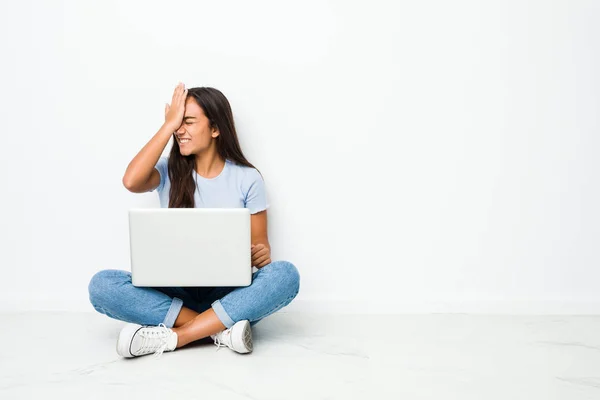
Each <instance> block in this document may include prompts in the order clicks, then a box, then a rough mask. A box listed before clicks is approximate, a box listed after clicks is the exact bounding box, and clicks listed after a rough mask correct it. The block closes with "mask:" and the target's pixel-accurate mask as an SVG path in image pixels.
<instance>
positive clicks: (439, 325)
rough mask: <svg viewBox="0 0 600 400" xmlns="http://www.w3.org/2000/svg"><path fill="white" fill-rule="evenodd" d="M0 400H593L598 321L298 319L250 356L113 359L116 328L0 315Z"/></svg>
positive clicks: (258, 336)
mask: <svg viewBox="0 0 600 400" xmlns="http://www.w3.org/2000/svg"><path fill="white" fill-rule="evenodd" d="M0 317H1V318H2V325H1V326H2V329H1V330H0V340H1V342H2V343H3V344H2V346H0V399H4V400H9V399H36V398H50V399H54V398H56V399H58V398H60V399H111V400H115V399H142V398H143V399H146V398H148V399H155V398H156V399H158V398H162V399H166V398H168V399H175V398H185V399H216V398H219V399H277V400H283V399H307V400H308V399H310V400H313V399H365V398H374V399H378V400H379V399H460V400H467V399H478V400H481V399H485V400H492V399H502V400H509V399H510V400H516V399H527V400H532V399H544V400H550V399H564V400H579V399H590V400H591V399H595V400H598V399H600V316H598V317H592V316H556V317H552V316H481V315H464V314H432V315H365V316H362V315H354V316H352V315H306V314H301V313H284V312H280V313H277V314H275V315H272V316H270V317H268V318H266V319H265V320H263V321H261V322H260V323H259V324H257V325H256V326H255V327H254V330H253V331H254V347H255V348H254V352H253V353H252V354H249V355H239V354H236V353H233V352H232V351H231V350H229V349H227V348H222V349H220V350H219V351H216V349H217V348H216V347H215V346H214V345H213V344H212V343H194V344H192V345H190V346H189V347H185V348H182V349H179V350H177V351H175V352H170V353H164V354H163V355H162V357H161V358H159V359H154V358H153V357H152V356H145V357H140V358H135V359H122V358H120V357H119V356H118V355H117V354H116V352H115V342H116V336H117V334H118V332H119V330H120V328H121V326H122V325H123V323H122V322H119V321H115V320H111V319H110V318H108V317H105V316H102V315H100V314H96V313H93V312H90V313H58V312H57V313H49V312H27V313H19V314H9V313H4V314H0Z"/></svg>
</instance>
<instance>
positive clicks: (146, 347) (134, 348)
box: [117, 323, 177, 358]
mask: <svg viewBox="0 0 600 400" xmlns="http://www.w3.org/2000/svg"><path fill="white" fill-rule="evenodd" d="M175 347H177V334H176V333H175V332H173V330H172V329H169V328H167V327H166V326H165V324H160V325H158V326H142V325H139V324H132V323H128V324H127V325H125V327H123V329H121V333H120V334H119V339H118V340H117V353H119V355H120V356H122V357H127V358H131V357H137V356H143V355H146V354H150V353H154V356H155V357H156V358H158V357H160V355H161V354H162V353H163V351H173V350H175Z"/></svg>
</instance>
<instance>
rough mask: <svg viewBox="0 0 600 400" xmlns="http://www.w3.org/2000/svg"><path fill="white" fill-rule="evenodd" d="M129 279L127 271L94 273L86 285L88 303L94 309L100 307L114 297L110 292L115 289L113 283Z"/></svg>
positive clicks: (115, 270) (114, 270) (106, 270)
mask: <svg viewBox="0 0 600 400" xmlns="http://www.w3.org/2000/svg"><path fill="white" fill-rule="evenodd" d="M130 279H131V275H130V273H129V272H127V271H121V270H117V269H105V270H102V271H98V272H96V273H95V274H94V276H92V279H90V283H89V284H88V294H89V299H90V303H92V305H93V306H94V307H95V308H96V307H102V306H103V305H105V303H106V302H107V301H110V299H112V298H114V295H113V293H111V292H112V291H113V289H114V287H115V283H119V282H123V281H126V280H130Z"/></svg>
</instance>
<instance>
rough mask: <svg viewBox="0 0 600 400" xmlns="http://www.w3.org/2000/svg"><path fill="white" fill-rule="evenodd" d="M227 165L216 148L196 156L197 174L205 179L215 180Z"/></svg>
mask: <svg viewBox="0 0 600 400" xmlns="http://www.w3.org/2000/svg"><path fill="white" fill-rule="evenodd" d="M224 165H225V160H223V159H222V158H221V156H220V155H219V153H218V152H217V150H216V149H215V148H211V149H208V150H207V151H206V152H205V153H203V154H196V172H197V173H198V175H200V176H203V177H204V178H208V179H210V178H214V177H216V176H218V175H219V174H220V173H221V171H223V167H224Z"/></svg>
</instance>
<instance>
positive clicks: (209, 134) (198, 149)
mask: <svg viewBox="0 0 600 400" xmlns="http://www.w3.org/2000/svg"><path fill="white" fill-rule="evenodd" d="M171 136H173V139H174V140H173V141H174V143H173V146H172V148H171V152H170V155H169V157H168V158H165V157H161V154H162V152H163V150H164V148H165V146H166V145H167V143H168V142H169V139H170V138H171ZM123 184H124V185H125V187H126V188H127V189H128V190H129V191H131V192H133V193H143V192H148V191H154V190H155V189H158V194H159V198H160V204H161V207H170V208H191V207H246V208H248V209H250V213H251V217H250V218H251V221H250V223H251V237H252V244H251V254H252V265H253V266H255V267H256V268H258V270H257V272H255V273H254V274H253V277H252V284H251V285H250V286H247V287H161V288H149V287H134V286H133V285H132V283H131V273H130V272H128V271H121V270H114V269H107V270H103V271H100V272H98V273H96V274H95V275H94V276H93V277H92V279H91V281H90V284H89V295H90V302H91V303H92V305H93V306H94V308H95V309H96V310H97V311H98V312H100V313H102V314H106V315H107V316H109V317H111V318H115V319H119V320H122V321H126V322H128V324H127V325H126V326H125V327H124V328H123V329H122V330H121V333H120V334H119V338H118V341H117V352H118V353H119V354H120V355H121V356H123V357H136V356H141V355H145V354H150V353H155V355H157V356H160V354H162V352H164V351H173V350H175V349H177V348H179V347H182V346H185V345H186V344H188V343H191V342H193V341H195V340H199V339H202V338H205V337H209V336H210V337H211V338H212V339H213V340H214V342H215V344H216V345H217V347H218V348H219V347H221V346H227V347H229V348H231V349H232V350H234V351H236V352H238V353H249V352H251V351H252V331H251V326H253V325H255V324H256V323H257V322H258V321H260V320H261V319H263V318H265V317H266V316H268V315H270V314H272V313H274V312H275V311H277V310H279V309H280V308H282V307H284V306H286V305H287V304H289V303H290V302H291V301H292V300H293V299H294V297H296V295H297V294H298V290H299V286H300V278H299V275H298V271H297V270H296V267H295V266H294V265H293V264H291V263H289V262H286V261H274V262H271V251H270V249H271V247H270V245H269V239H268V235H267V211H266V209H267V208H268V204H267V200H266V195H265V187H264V181H263V179H262V176H261V175H260V173H259V172H258V171H257V170H256V169H255V168H254V166H253V165H252V164H250V163H249V162H248V161H247V160H246V158H245V157H244V155H243V154H242V150H241V148H240V144H239V142H238V138H237V134H236V131H235V125H234V121H233V115H232V112H231V106H230V105H229V102H228V101H227V98H226V97H225V96H224V95H223V93H221V92H220V91H218V90H216V89H213V88H209V87H199V88H192V89H189V90H187V89H185V87H184V85H183V84H181V83H180V84H179V85H178V86H177V87H176V88H175V91H174V93H173V98H172V101H171V105H170V106H169V105H168V104H167V105H166V107H165V123H164V124H163V126H162V127H161V128H160V129H159V131H158V132H157V133H156V134H155V135H154V137H153V138H152V139H151V140H150V141H149V142H148V143H147V144H146V145H145V146H144V147H143V148H142V149H141V150H140V152H139V153H138V154H137V155H136V156H135V158H134V159H133V160H132V161H131V163H130V164H129V166H128V167H127V170H126V172H125V175H124V176H123ZM165 267H168V266H165Z"/></svg>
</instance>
